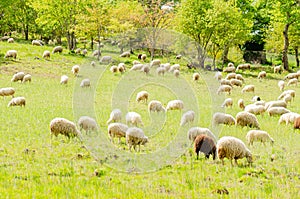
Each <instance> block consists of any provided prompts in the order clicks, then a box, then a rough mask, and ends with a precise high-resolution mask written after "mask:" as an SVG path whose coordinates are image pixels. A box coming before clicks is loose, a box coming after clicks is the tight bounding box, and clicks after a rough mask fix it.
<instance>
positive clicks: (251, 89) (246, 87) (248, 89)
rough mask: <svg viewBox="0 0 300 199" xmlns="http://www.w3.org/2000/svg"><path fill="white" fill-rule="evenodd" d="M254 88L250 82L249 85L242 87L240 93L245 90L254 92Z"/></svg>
mask: <svg viewBox="0 0 300 199" xmlns="http://www.w3.org/2000/svg"><path fill="white" fill-rule="evenodd" d="M254 89H255V86H254V85H252V84H250V85H246V86H244V88H243V89H242V93H245V92H253V93H254Z"/></svg>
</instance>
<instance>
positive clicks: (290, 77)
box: [283, 73, 300, 80]
mask: <svg viewBox="0 0 300 199" xmlns="http://www.w3.org/2000/svg"><path fill="white" fill-rule="evenodd" d="M299 76H300V73H289V74H287V75H286V76H285V77H284V78H283V79H284V80H286V79H294V78H297V79H298V78H299Z"/></svg>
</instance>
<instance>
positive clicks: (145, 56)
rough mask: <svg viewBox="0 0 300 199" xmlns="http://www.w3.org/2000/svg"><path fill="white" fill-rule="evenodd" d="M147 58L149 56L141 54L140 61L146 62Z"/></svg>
mask: <svg viewBox="0 0 300 199" xmlns="http://www.w3.org/2000/svg"><path fill="white" fill-rule="evenodd" d="M146 58H147V55H146V54H139V55H138V59H140V60H142V61H145V60H146Z"/></svg>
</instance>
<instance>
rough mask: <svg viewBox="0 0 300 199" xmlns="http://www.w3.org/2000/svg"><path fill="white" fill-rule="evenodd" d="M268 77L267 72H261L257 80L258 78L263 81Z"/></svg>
mask: <svg viewBox="0 0 300 199" xmlns="http://www.w3.org/2000/svg"><path fill="white" fill-rule="evenodd" d="M266 76H267V73H266V71H261V72H259V73H258V76H257V78H258V79H263V78H265V77H266Z"/></svg>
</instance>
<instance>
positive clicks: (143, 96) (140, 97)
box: [136, 91, 149, 103]
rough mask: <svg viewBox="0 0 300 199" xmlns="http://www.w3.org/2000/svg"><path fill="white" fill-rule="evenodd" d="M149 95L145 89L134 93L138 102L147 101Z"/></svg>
mask: <svg viewBox="0 0 300 199" xmlns="http://www.w3.org/2000/svg"><path fill="white" fill-rule="evenodd" d="M148 97H149V93H148V92H147V91H141V92H139V93H138V94H137V95H136V101H137V102H138V103H140V102H141V101H144V102H146V103H147V101H148Z"/></svg>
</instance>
